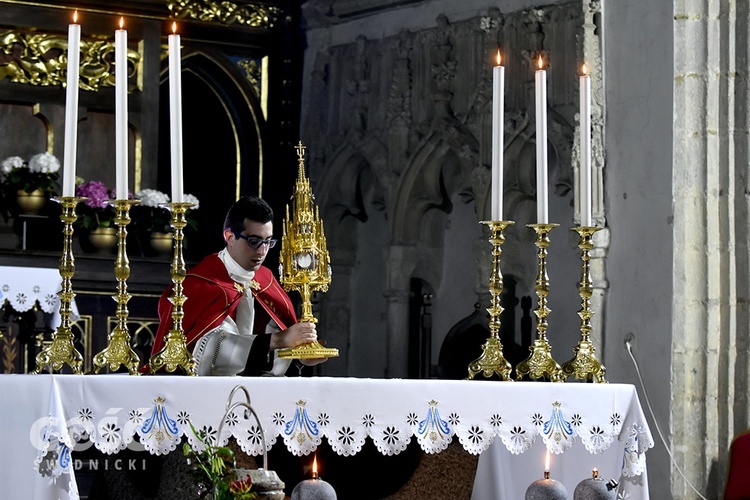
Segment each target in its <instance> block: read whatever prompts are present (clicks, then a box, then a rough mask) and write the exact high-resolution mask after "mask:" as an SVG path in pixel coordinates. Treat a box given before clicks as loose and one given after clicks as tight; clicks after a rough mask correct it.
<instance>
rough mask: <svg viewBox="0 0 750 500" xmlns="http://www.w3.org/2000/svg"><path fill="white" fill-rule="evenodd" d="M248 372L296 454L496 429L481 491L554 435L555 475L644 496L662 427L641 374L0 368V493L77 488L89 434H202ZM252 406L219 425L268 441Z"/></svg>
mask: <svg viewBox="0 0 750 500" xmlns="http://www.w3.org/2000/svg"><path fill="white" fill-rule="evenodd" d="M238 384H239V385H242V386H244V387H245V388H246V389H247V390H248V391H249V394H250V396H251V404H252V406H253V408H254V409H255V410H256V412H257V413H258V414H259V416H260V420H261V425H262V427H263V430H264V431H265V438H266V442H267V444H268V445H269V446H271V445H272V444H273V443H274V442H276V441H277V440H283V442H284V444H285V445H286V447H287V448H288V449H289V450H290V451H291V452H292V453H294V454H297V455H305V454H309V453H311V452H312V451H313V450H315V449H316V448H317V446H318V445H319V444H320V443H321V441H322V439H324V438H325V439H326V440H327V441H328V443H329V444H330V446H331V447H332V448H333V450H335V451H336V452H337V453H339V454H341V455H353V454H356V453H357V452H359V451H360V449H361V447H362V445H363V443H364V442H365V439H371V440H372V441H373V442H374V444H375V445H376V447H377V448H378V450H380V452H381V453H383V454H386V455H392V454H397V453H400V452H401V451H403V450H404V449H405V448H406V446H407V444H408V443H409V442H410V441H411V440H412V439H416V440H417V442H418V443H419V445H420V446H421V447H422V449H423V450H424V451H425V452H427V453H437V452H440V451H442V450H444V449H445V448H446V447H447V446H448V444H449V443H450V442H451V440H452V439H453V438H454V437H456V438H457V439H458V441H459V442H460V443H461V445H462V446H463V447H464V448H465V449H466V450H467V451H469V452H470V453H474V454H479V453H482V452H485V451H487V450H488V448H489V447H490V446H491V445H493V443H494V445H493V449H492V450H490V453H485V454H484V455H483V456H482V458H481V459H480V463H479V467H478V471H477V482H480V481H481V482H482V483H483V484H475V491H474V496H473V499H474V500H487V499H490V498H492V499H497V498H500V499H507V500H518V499H519V498H523V496H524V492H525V490H526V488H527V487H528V485H529V484H530V483H531V482H532V481H534V480H536V479H540V478H541V477H542V474H543V468H544V454H545V449H549V450H550V451H551V452H552V453H553V455H552V457H553V458H552V469H551V471H552V472H551V474H552V477H553V478H555V479H558V480H560V481H562V482H563V483H564V484H565V485H566V486H567V488H568V490H569V492H570V494H571V496H572V493H573V490H574V488H575V486H576V484H577V483H578V482H579V481H580V480H582V479H585V478H587V477H590V476H591V469H592V468H593V467H597V468H598V469H599V471H600V473H601V475H602V477H607V478H609V477H612V478H615V479H616V480H618V481H620V488H621V493H620V494H621V497H620V498H628V499H633V500H635V499H648V485H647V479H646V474H645V466H646V460H645V452H646V450H647V449H648V448H650V447H652V446H653V440H652V438H651V434H650V431H649V429H648V425H647V423H646V420H645V418H644V416H643V412H642V410H641V406H640V403H639V401H638V397H637V395H636V391H635V388H634V387H633V386H631V385H623V384H582V383H569V384H563V383H545V382H520V383H511V382H496V381H482V380H472V381H463V380H400V379H355V378H326V377H317V378H296V377H295V378H271V377H260V378H241V377H186V376H172V375H164V376H140V377H136V376H127V375H2V376H0V408H1V410H0V412H2V425H1V426H0V428H1V429H2V434H1V435H0V439H2V443H3V445H4V448H5V449H6V450H12V453H4V454H3V457H2V458H1V459H0V485H2V491H3V494H4V495H8V498H26V499H31V498H35V499H36V498H39V499H47V498H77V487H76V482H75V475H74V471H73V467H72V465H71V463H72V460H71V450H72V451H73V453H75V449H76V446H79V445H80V444H81V443H84V442H85V443H87V444H89V445H90V444H91V443H93V445H94V446H96V448H98V449H99V450H101V451H102V452H104V453H117V452H118V451H120V450H123V449H125V448H126V447H129V446H130V447H133V446H138V447H139V446H143V447H145V449H146V450H147V451H148V452H150V453H153V454H164V453H168V452H170V451H171V450H174V449H176V447H177V446H178V445H179V443H180V441H181V440H182V439H183V437H187V438H188V439H189V440H190V441H191V442H195V441H194V439H193V436H192V432H191V430H190V425H189V423H192V424H193V426H194V427H195V428H196V429H205V430H207V431H208V433H209V434H210V435H213V436H215V435H216V433H217V431H218V427H219V423H220V421H221V419H222V417H223V416H224V413H225V409H226V407H227V398H228V396H229V394H230V393H231V391H232V389H233V388H234V387H236V386H237V385H238ZM233 400H234V401H242V400H244V394H243V393H242V392H241V391H240V392H237V393H235V397H234V398H233ZM243 413H244V412H242V411H241V410H238V411H237V412H236V413H232V414H230V415H228V416H227V418H226V419H225V423H224V426H223V428H222V435H221V437H220V439H221V441H222V442H226V440H227V439H228V438H229V436H230V435H231V436H234V437H235V438H236V439H237V441H238V443H239V444H240V446H241V447H242V449H243V450H245V451H246V452H248V453H252V454H260V453H261V452H262V449H263V445H262V441H261V437H260V436H261V433H260V431H259V429H258V428H257V424H256V422H255V420H254V419H253V418H250V419H245V418H244V415H243ZM136 441H140V443H138V444H137V443H136ZM73 457H74V455H73ZM484 457H486V459H485V458H484ZM271 468H273V464H271ZM480 478H481V479H480ZM282 479H283V478H282Z"/></svg>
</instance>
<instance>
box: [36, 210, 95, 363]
mask: <svg viewBox="0 0 750 500" xmlns="http://www.w3.org/2000/svg"><path fill="white" fill-rule="evenodd" d="M53 199H54V200H55V201H56V202H58V203H60V205H61V206H62V213H61V214H60V220H61V221H62V222H63V251H62V255H61V256H60V276H61V277H62V284H61V286H60V291H59V292H58V293H57V296H58V297H60V326H58V327H57V330H55V332H54V333H53V334H52V344H50V345H49V346H48V347H46V348H45V349H42V351H41V352H40V353H39V354H37V355H36V368H35V369H34V371H33V372H31V373H40V372H41V371H42V369H43V368H45V367H50V368H51V369H52V370H59V369H61V368H62V367H63V366H64V365H68V366H70V368H71V369H72V370H73V373H75V374H78V375H80V374H81V373H82V370H81V366H82V365H83V356H81V353H80V352H78V350H77V349H76V347H75V345H74V344H73V332H72V331H71V329H70V316H71V314H72V312H73V311H72V308H71V305H72V303H73V298H74V297H75V293H73V285H72V282H71V281H72V279H73V275H74V274H75V271H76V265H75V258H74V257H73V223H74V222H75V221H76V219H77V218H78V217H77V216H76V206H77V205H78V203H79V202H81V201H84V200H85V199H86V198H78V197H75V196H62V197H60V198H53Z"/></svg>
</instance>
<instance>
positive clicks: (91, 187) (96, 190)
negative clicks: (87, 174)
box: [76, 181, 110, 208]
mask: <svg viewBox="0 0 750 500" xmlns="http://www.w3.org/2000/svg"><path fill="white" fill-rule="evenodd" d="M109 195H110V191H109V188H108V187H107V186H105V185H104V183H103V182H99V181H89V182H84V183H83V184H79V185H78V186H76V196H79V197H81V198H86V201H85V203H86V205H88V206H90V207H91V208H105V207H106V206H107V203H108V202H109V197H110V196H109Z"/></svg>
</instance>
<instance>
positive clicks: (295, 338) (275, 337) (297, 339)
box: [271, 323, 318, 349]
mask: <svg viewBox="0 0 750 500" xmlns="http://www.w3.org/2000/svg"><path fill="white" fill-rule="evenodd" d="M316 340H318V334H317V332H316V331H315V323H295V324H294V325H292V326H290V327H289V328H287V329H286V330H281V331H280V332H276V333H272V334H271V349H285V348H287V347H296V346H298V345H300V344H309V343H310V342H315V341H316Z"/></svg>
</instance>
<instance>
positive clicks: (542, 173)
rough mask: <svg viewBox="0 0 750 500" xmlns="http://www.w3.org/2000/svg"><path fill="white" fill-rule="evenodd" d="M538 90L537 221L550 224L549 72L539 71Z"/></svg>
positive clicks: (536, 82) (540, 63)
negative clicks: (548, 170) (548, 181)
mask: <svg viewBox="0 0 750 500" xmlns="http://www.w3.org/2000/svg"><path fill="white" fill-rule="evenodd" d="M535 89H536V221H537V223H538V224H548V223H549V201H548V192H547V72H546V71H545V70H543V69H542V56H539V69H538V70H537V71H536V74H535Z"/></svg>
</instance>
